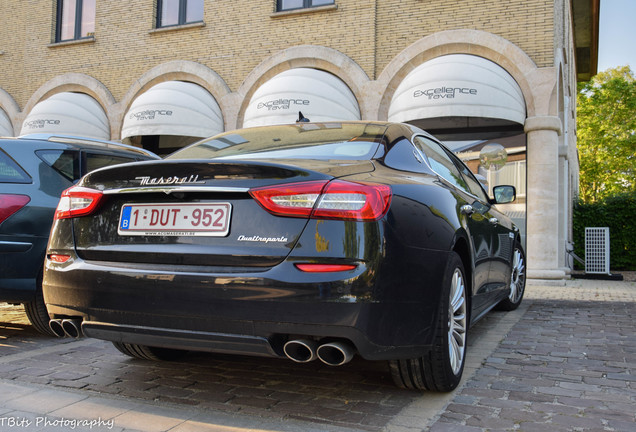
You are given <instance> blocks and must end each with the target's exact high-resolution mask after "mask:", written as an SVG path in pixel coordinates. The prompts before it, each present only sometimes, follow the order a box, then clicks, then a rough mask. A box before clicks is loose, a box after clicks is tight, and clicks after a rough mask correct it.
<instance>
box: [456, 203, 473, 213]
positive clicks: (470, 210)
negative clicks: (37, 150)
mask: <svg viewBox="0 0 636 432" xmlns="http://www.w3.org/2000/svg"><path fill="white" fill-rule="evenodd" d="M459 210H460V211H461V212H462V213H464V214H465V215H471V214H473V213H474V212H475V209H474V208H473V206H471V205H470V204H464V205H463V206H461V208H460V209H459Z"/></svg>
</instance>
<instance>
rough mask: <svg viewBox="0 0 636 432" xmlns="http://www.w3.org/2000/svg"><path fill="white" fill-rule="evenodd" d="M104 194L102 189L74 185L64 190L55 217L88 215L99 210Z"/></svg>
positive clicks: (66, 217)
mask: <svg viewBox="0 0 636 432" xmlns="http://www.w3.org/2000/svg"><path fill="white" fill-rule="evenodd" d="M103 196H104V195H103V194H102V192H101V191H98V190H95V189H89V188H85V187H79V186H73V187H71V188H68V189H66V190H65V191H64V192H62V197H61V198H60V202H59V204H58V205H57V209H56V210H55V219H68V218H74V217H79V216H88V215H90V214H91V213H93V212H94V211H95V210H97V206H98V205H99V202H100V200H101V199H102V197H103Z"/></svg>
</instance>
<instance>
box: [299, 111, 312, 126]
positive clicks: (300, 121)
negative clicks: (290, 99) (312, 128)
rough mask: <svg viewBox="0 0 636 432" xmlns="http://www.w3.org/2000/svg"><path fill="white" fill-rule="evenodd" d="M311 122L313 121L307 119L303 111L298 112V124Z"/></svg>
mask: <svg viewBox="0 0 636 432" xmlns="http://www.w3.org/2000/svg"><path fill="white" fill-rule="evenodd" d="M310 121H311V120H309V119H308V118H307V117H305V116H304V115H303V113H302V112H301V111H298V120H296V123H308V122H310Z"/></svg>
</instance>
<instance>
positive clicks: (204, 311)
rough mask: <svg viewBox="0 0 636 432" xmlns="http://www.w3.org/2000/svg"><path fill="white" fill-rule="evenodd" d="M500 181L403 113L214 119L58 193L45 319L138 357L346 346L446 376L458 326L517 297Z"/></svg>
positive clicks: (338, 356)
mask: <svg viewBox="0 0 636 432" xmlns="http://www.w3.org/2000/svg"><path fill="white" fill-rule="evenodd" d="M494 193H495V196H496V197H498V198H497V199H490V198H489V197H488V196H487V195H486V193H485V192H484V189H483V187H482V186H481V184H480V182H479V181H478V180H477V179H476V178H475V177H474V176H473V174H472V173H471V172H470V171H469V170H468V168H467V167H466V166H465V165H464V164H463V163H462V162H461V161H460V160H459V159H458V158H457V157H455V156H454V155H453V154H452V153H451V152H450V151H448V150H447V149H446V148H445V147H444V146H443V145H441V144H440V143H439V142H438V141H437V140H436V139H435V138H433V137H432V136H431V135H429V134H427V133H426V132H424V131H422V130H420V129H417V128H415V127H413V126H410V125H404V124H395V123H381V122H344V123H299V124H292V125H282V126H271V127H258V128H249V129H243V130H237V131H232V132H227V133H223V134H221V135H218V136H215V137H212V138H209V139H206V140H203V141H201V142H198V143H196V144H194V145H192V146H189V147H186V148H184V149H182V150H180V151H178V152H176V153H174V154H173V155H171V156H169V157H167V158H166V159H165V160H162V161H156V162H155V161H152V162H141V163H136V164H133V165H127V166H125V167H112V168H107V169H103V170H99V171H96V172H94V173H91V174H89V175H88V176H86V177H84V178H83V179H82V181H81V182H80V183H79V184H77V185H76V186H74V187H72V188H70V189H68V190H66V191H65V192H64V194H63V196H62V199H61V200H60V204H59V206H58V209H57V212H56V221H55V225H54V228H53V235H52V237H51V240H50V242H49V246H48V251H47V262H46V270H45V275H44V297H45V300H46V303H47V307H48V310H49V311H50V312H51V317H52V320H51V322H50V325H51V328H52V329H53V330H54V331H55V332H56V333H57V334H58V335H59V336H64V335H71V336H79V335H81V334H82V333H83V334H85V335H86V336H89V337H95V338H99V339H104V340H108V341H112V342H113V344H114V345H115V347H117V348H118V349H119V350H120V351H121V352H123V353H124V354H127V355H129V356H132V357H137V358H145V359H169V358H173V357H174V356H176V355H179V354H181V353H182V352H184V351H187V350H194V351H209V352H221V353H237V354H249V355H257V356H271V357H280V358H285V357H287V358H290V359H292V360H294V361H296V362H309V361H312V360H317V359H319V360H321V361H323V362H324V363H327V364H329V365H333V366H337V365H341V364H345V363H347V362H348V361H350V360H351V358H352V357H353V356H354V355H356V354H357V355H360V356H361V357H363V358H364V359H367V360H383V361H388V365H389V369H390V371H391V374H392V376H393V378H394V380H395V382H396V384H397V385H399V386H402V387H407V388H415V389H429V390H437V391H449V390H452V389H453V388H455V387H456V386H457V384H458V383H459V380H460V378H461V375H462V372H463V368H464V362H465V358H466V342H467V329H468V327H469V326H470V325H472V324H474V323H475V322H477V321H478V320H479V319H480V318H481V317H483V316H484V314H486V313H487V312H488V311H489V310H491V309H492V308H494V307H498V308H500V309H505V310H512V309H515V308H516V307H518V305H519V304H520V302H521V300H522V297H523V292H524V288H525V257H524V252H523V249H522V247H521V244H520V235H519V230H518V229H517V227H515V226H514V225H513V223H512V222H511V221H510V219H509V218H507V217H506V216H505V215H504V214H502V213H501V212H500V211H498V210H497V208H496V206H495V204H497V203H504V202H510V201H511V200H512V199H514V188H513V187H512V186H497V187H495V188H494ZM504 196H505V197H506V198H505V199H504V198H502V197H504ZM162 211H163V215H164V217H163V218H161V217H159V218H157V217H153V214H154V215H155V216H156V215H158V214H159V215H161V212H162Z"/></svg>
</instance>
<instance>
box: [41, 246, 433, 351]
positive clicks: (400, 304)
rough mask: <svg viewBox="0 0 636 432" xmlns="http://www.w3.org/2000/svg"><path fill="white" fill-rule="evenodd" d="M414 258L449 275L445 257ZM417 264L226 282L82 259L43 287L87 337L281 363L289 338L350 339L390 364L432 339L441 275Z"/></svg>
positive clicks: (235, 277)
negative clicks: (386, 270)
mask: <svg viewBox="0 0 636 432" xmlns="http://www.w3.org/2000/svg"><path fill="white" fill-rule="evenodd" d="M410 256H411V258H410V259H413V260H414V261H415V262H419V263H421V262H428V263H430V264H431V266H430V268H431V269H436V268H439V269H443V268H444V266H443V265H436V264H439V263H441V262H442V261H444V259H445V254H444V253H440V252H439V251H423V250H413V254H412V255H410ZM410 259H409V260H410ZM409 260H402V261H405V262H402V263H400V266H398V268H394V269H392V270H393V271H391V272H390V273H391V275H393V276H392V277H391V278H389V279H386V280H382V279H381V278H379V277H377V274H379V273H383V272H382V271H378V269H377V268H374V269H370V268H367V267H366V265H365V264H363V263H361V264H360V266H359V267H358V268H357V269H356V270H353V271H349V272H339V273H326V274H308V273H302V272H300V271H298V270H297V269H296V268H295V267H294V266H293V264H292V263H291V262H288V261H284V262H283V263H281V264H279V265H277V266H275V267H273V268H270V269H267V270H264V271H261V272H248V273H227V272H220V271H218V270H217V271H214V269H212V268H208V269H199V271H194V270H195V269H194V268H185V267H166V266H163V267H162V268H161V270H160V269H159V268H157V266H146V268H139V266H138V265H135V268H132V266H126V265H125V264H115V263H105V262H94V261H83V260H81V259H77V258H74V259H72V260H70V261H69V262H67V263H64V264H58V263H51V262H47V264H46V267H45V277H44V284H43V287H44V298H45V301H46V303H47V308H48V310H49V313H51V314H52V315H54V316H56V317H78V318H81V319H82V320H83V322H84V323H83V326H82V328H83V330H84V332H85V334H86V335H87V336H90V337H95V338H99V339H104V340H110V341H114V342H124V343H135V344H141V345H148V346H159V347H166V348H176V349H189V350H195V351H211V352H226V353H241V354H251V355H261V356H274V357H283V356H284V354H283V349H282V348H283V345H284V343H285V342H286V341H287V340H289V339H291V338H296V337H310V338H314V339H316V340H321V339H346V340H348V341H349V342H351V343H352V344H353V345H354V346H355V348H356V350H357V352H358V353H359V354H360V355H361V356H362V357H363V358H366V359H368V360H387V359H397V358H410V357H415V356H418V355H423V354H424V353H425V352H426V351H428V349H429V348H430V346H431V343H432V340H433V336H434V335H433V334H432V333H433V331H432V329H433V322H434V320H435V318H436V314H437V305H438V304H439V296H438V294H437V293H438V291H439V288H438V287H439V283H440V281H441V279H440V278H441V275H439V276H438V275H437V274H436V272H435V271H432V273H428V274H426V273H425V272H424V271H423V270H422V266H421V265H420V266H414V265H409V263H408V261H409ZM402 264H404V266H403V268H402ZM410 264H412V263H410ZM383 265H388V266H389V267H391V266H390V265H389V264H387V263H384V264H383ZM427 267H428V266H427ZM405 268H413V269H414V270H413V272H412V273H410V272H408V271H405V270H404V269H405ZM202 270H206V271H205V272H203V271H202ZM387 274H388V273H387Z"/></svg>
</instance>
